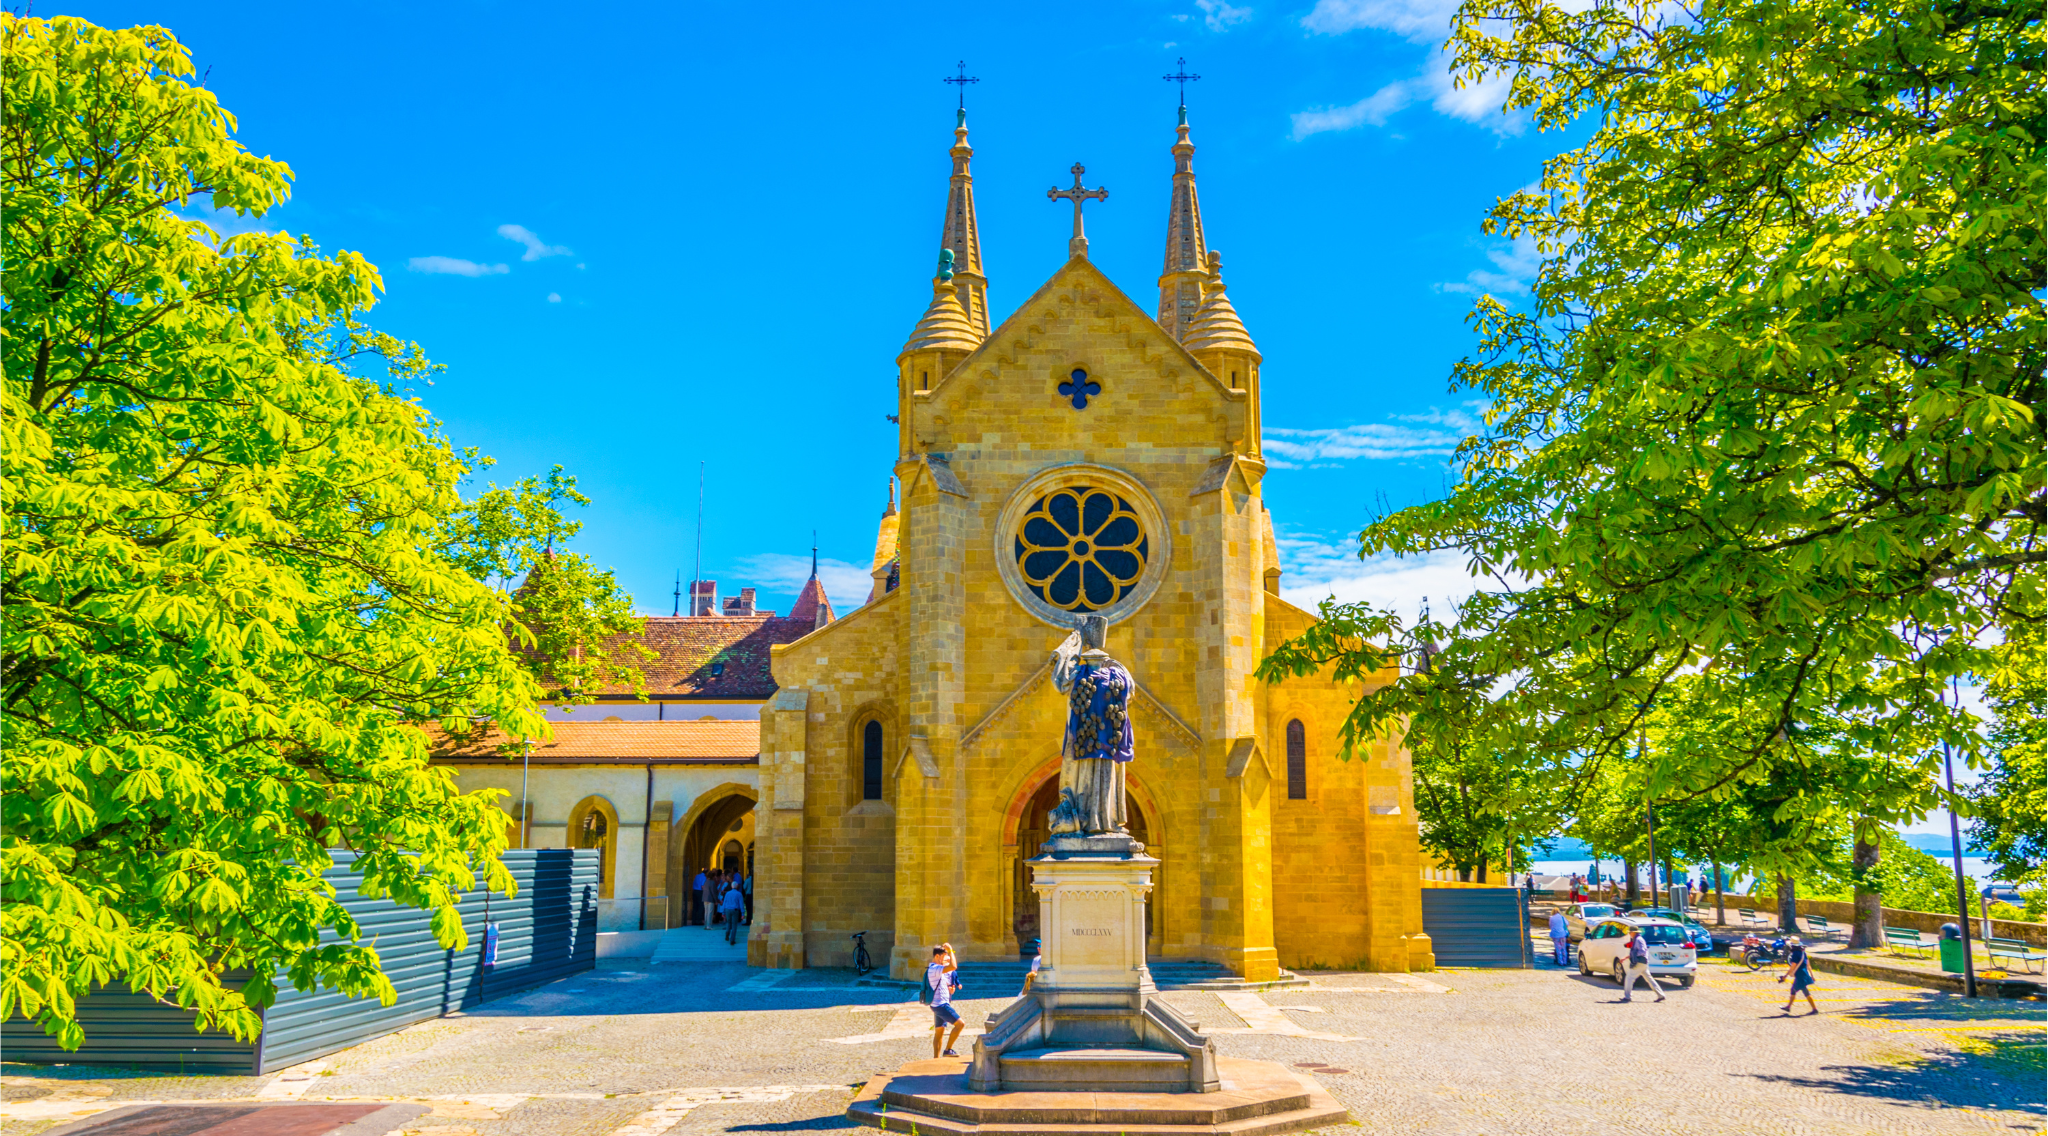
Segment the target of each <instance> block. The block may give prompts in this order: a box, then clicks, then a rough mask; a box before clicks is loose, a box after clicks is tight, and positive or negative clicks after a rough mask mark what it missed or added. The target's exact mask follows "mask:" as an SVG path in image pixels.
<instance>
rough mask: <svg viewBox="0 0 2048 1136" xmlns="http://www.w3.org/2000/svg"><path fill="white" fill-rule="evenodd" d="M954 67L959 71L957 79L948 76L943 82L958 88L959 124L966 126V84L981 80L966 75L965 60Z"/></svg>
mask: <svg viewBox="0 0 2048 1136" xmlns="http://www.w3.org/2000/svg"><path fill="white" fill-rule="evenodd" d="M954 66H955V67H958V68H959V69H960V74H959V75H958V76H957V77H956V76H953V75H948V76H946V78H945V81H946V82H948V83H952V84H954V85H955V86H957V87H959V88H960V124H961V125H963V126H965V125H966V124H967V84H969V83H979V82H981V79H980V78H979V77H978V76H973V75H969V74H968V73H967V61H966V60H965V59H963V60H961V61H960V62H958V63H956V64H954Z"/></svg>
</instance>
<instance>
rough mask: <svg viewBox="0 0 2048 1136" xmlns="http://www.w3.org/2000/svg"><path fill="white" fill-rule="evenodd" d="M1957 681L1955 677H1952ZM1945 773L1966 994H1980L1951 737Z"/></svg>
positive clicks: (1959, 700) (1944, 742)
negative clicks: (1957, 812)
mask: <svg viewBox="0 0 2048 1136" xmlns="http://www.w3.org/2000/svg"><path fill="white" fill-rule="evenodd" d="M1950 681H1951V683H1953V682H1954V680H1953V679H1951V680H1950ZM1962 704H1963V696H1962V692H1961V691H1960V690H1958V691H1957V692H1956V705H1957V706H1958V707H1960V706H1961V705H1962ZM1941 772H1942V776H1943V777H1945V778H1947V780H1948V795H1949V802H1950V808H1949V810H1948V839H1949V846H1950V849H1951V850H1952V851H1953V852H1954V854H1955V865H1956V925H1957V926H1958V927H1961V928H1962V931H1963V996H1964V997H1967V998H1975V997H1976V996H1977V962H1976V960H1975V959H1974V958H1972V957H1971V956H1970V885H1969V881H1968V879H1967V878H1966V877H1965V876H1964V875H1963V830H1962V826H1961V825H1960V824H1959V823H1957V821H1956V810H1955V808H1954V802H1955V795H1956V766H1955V754H1954V752H1953V750H1952V749H1951V747H1950V746H1949V744H1948V738H1947V737H1946V736H1944V737H1943V738H1942V739H1941Z"/></svg>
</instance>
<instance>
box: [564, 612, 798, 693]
mask: <svg viewBox="0 0 2048 1136" xmlns="http://www.w3.org/2000/svg"><path fill="white" fill-rule="evenodd" d="M821 594H822V593H821ZM815 630H817V623H816V621H815V619H814V618H807V619H795V618H784V617H778V616H772V615H682V616H674V615H651V616H648V617H647V619H646V626H645V629H644V630H643V631H642V632H641V638H640V641H641V643H643V644H644V645H645V646H646V647H647V648H648V649H649V650H651V651H653V652H654V653H655V655H656V657H655V658H653V659H649V660H648V661H646V662H643V663H640V664H639V667H640V671H641V673H642V674H644V675H645V676H646V677H647V697H648V698H650V699H652V700H654V701H657V702H659V701H661V700H663V699H673V698H702V699H710V700H714V701H715V700H722V699H737V700H740V701H753V700H757V699H758V700H765V699H768V698H772V697H774V695H775V677H774V676H773V675H772V674H771V673H770V672H769V670H768V648H770V647H772V646H774V645H775V644H777V643H794V642H796V641H797V640H799V639H801V638H803V637H804V636H806V635H809V634H810V633H811V632H813V631H815ZM621 661H622V662H627V663H631V662H632V660H631V659H622V660H621ZM714 670H716V671H717V672H718V673H716V674H713V673H712V672H713V671H714ZM591 693H592V694H594V695H596V696H598V697H599V698H602V699H606V700H607V701H613V700H619V699H630V698H631V697H632V695H633V688H632V687H630V686H627V685H625V684H623V683H619V684H614V685H611V686H605V687H600V688H598V689H596V690H593V691H591Z"/></svg>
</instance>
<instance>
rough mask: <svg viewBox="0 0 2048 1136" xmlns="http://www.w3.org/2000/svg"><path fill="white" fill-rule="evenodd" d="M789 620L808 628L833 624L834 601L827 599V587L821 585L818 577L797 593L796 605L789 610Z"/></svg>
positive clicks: (810, 580) (814, 577)
mask: <svg viewBox="0 0 2048 1136" xmlns="http://www.w3.org/2000/svg"><path fill="white" fill-rule="evenodd" d="M821 615H822V617H823V618H820V616H821ZM789 618H790V619H792V620H794V621H796V622H798V623H801V624H804V625H805V626H808V627H822V626H824V625H825V624H827V623H830V622H832V619H833V616H832V601H831V600H828V599H826V598H825V585H823V584H821V583H819V582H818V578H817V577H816V576H812V577H811V578H810V579H808V580H806V581H804V590H803V591H801V592H798V593H797V597H796V605H795V606H794V607H791V608H790V609H789Z"/></svg>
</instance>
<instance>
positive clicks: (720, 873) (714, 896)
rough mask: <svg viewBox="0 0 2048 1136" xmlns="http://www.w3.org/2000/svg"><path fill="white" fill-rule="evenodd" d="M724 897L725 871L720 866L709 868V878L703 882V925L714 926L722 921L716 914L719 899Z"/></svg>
mask: <svg viewBox="0 0 2048 1136" xmlns="http://www.w3.org/2000/svg"><path fill="white" fill-rule="evenodd" d="M724 898H725V872H724V870H723V869H720V868H713V869H711V878H710V879H709V880H706V881H705V883H704V926H706V927H716V926H719V924H720V923H721V922H722V920H721V917H720V916H719V914H718V904H719V901H720V900H722V899H724Z"/></svg>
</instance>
